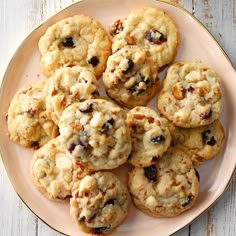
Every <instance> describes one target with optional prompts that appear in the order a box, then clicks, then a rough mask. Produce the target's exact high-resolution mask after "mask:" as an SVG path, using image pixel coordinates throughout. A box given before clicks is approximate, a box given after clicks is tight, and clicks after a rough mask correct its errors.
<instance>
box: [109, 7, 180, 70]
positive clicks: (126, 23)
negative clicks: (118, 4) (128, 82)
mask: <svg viewBox="0 0 236 236" xmlns="http://www.w3.org/2000/svg"><path fill="white" fill-rule="evenodd" d="M110 34H111V35H112V36H113V45H112V50H113V52H116V51H117V50H120V49H121V48H123V47H124V46H125V45H137V46H139V47H142V48H145V49H147V50H148V52H149V55H150V56H151V57H153V58H154V60H155V63H156V64H157V66H158V68H161V67H163V66H165V65H167V64H170V63H171V62H172V61H173V60H174V58H175V56H176V52H177V49H178V46H179V32H178V29H177V27H176V25H175V23H174V21H173V20H172V19H171V17H170V16H169V15H168V14H167V13H166V12H164V11H162V10H160V9H158V8H155V7H144V8H139V9H136V10H134V11H132V12H131V13H130V14H129V15H128V16H127V17H126V18H125V19H123V20H120V19H119V20H117V21H116V22H114V24H113V25H112V26H111V29H110Z"/></svg>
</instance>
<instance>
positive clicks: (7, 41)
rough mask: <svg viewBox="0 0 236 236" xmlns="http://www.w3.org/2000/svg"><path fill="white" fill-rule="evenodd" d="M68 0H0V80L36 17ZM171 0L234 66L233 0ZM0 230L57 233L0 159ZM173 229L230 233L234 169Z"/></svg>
mask: <svg viewBox="0 0 236 236" xmlns="http://www.w3.org/2000/svg"><path fill="white" fill-rule="evenodd" d="M118 1H122V0H118ZM73 2H75V1H73V0H1V1H0V37H1V40H0V81H1V78H2V77H3V74H4V71H5V69H6V66H7V64H8V62H9V60H10V58H11V57H12V55H13V53H14V51H15V49H16V48H17V46H18V45H19V43H20V42H21V41H22V40H23V39H24V38H25V36H26V35H27V34H28V33H29V32H30V31H31V30H32V29H33V28H34V27H35V26H36V25H38V24H39V23H40V22H41V21H42V20H45V19H47V18H48V17H49V16H51V15H52V14H53V13H55V12H57V11H59V10H60V9H62V8H64V7H65V6H67V5H69V4H71V3H73ZM98 2H99V0H98ZM172 2H174V3H177V4H180V5H182V6H183V7H184V8H186V9H187V10H188V11H189V12H191V13H192V14H193V15H194V16H195V17H196V18H198V19H199V20H200V21H201V22H202V23H203V24H204V25H205V26H206V27H207V29H208V30H209V31H210V32H211V33H212V34H213V36H214V37H215V38H216V39H217V41H218V42H219V43H220V45H221V46H222V47H223V49H224V50H225V52H226V53H227V54H228V56H229V57H230V59H231V61H232V62H233V64H234V66H236V0H198V1H197V0H180V1H178V0H172ZM235 148H236V147H235ZM0 235H2V236H16V235H17V236H20V235H22V236H27V235H29V236H33V235H35V236H36V235H39V236H47V235H50V236H51V235H60V234H59V233H58V232H56V231H54V230H52V229H51V228H50V227H48V226H47V225H46V224H44V223H43V222H41V221H40V220H39V219H38V218H37V217H36V216H35V215H34V214H33V213H32V212H31V211H30V210H28V208H27V207H26V206H25V205H24V203H23V202H22V201H21V200H20V198H19V197H18V196H17V194H16V193H15V192H14V190H13V188H12V187H11V184H10V182H9V180H8V178H7V175H6V172H5V170H4V167H3V164H2V162H1V161H0ZM147 235H148V232H147ZM179 235H181V236H182V235H183V236H184V235H186V236H189V235H191V236H195V235H196V236H199V235H207V236H213V235H220V236H221V235H226V236H235V235H236V175H234V177H233V179H232V182H231V184H230V185H229V188H228V190H227V191H226V192H225V194H224V195H223V197H222V198H221V199H220V200H219V201H218V202H217V203H216V204H215V205H214V206H213V207H212V208H211V209H210V210H209V211H208V212H206V213H205V214H203V215H202V216H201V217H200V218H198V219H197V220H196V221H195V222H194V223H192V224H191V225H189V226H186V227H185V228H184V229H182V230H181V231H179V232H178V233H176V234H175V236H179Z"/></svg>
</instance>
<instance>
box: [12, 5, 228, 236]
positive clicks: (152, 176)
mask: <svg viewBox="0 0 236 236" xmlns="http://www.w3.org/2000/svg"><path fill="white" fill-rule="evenodd" d="M110 35H111V37H112V41H111V40H110V38H109V36H108V34H107V33H106V31H105V30H104V28H103V26H102V25H101V24H100V23H99V22H98V21H97V20H95V19H93V18H91V17H89V16H85V15H77V16H74V17H69V18H66V19H63V20H61V21H59V22H57V23H55V24H54V25H52V26H50V27H49V28H48V29H47V31H46V32H45V34H44V35H43V36H42V37H41V38H40V40H39V51H40V53H41V61H40V65H41V69H42V71H43V73H44V74H45V75H46V76H47V77H48V79H47V80H46V81H43V82H41V83H38V84H33V85H30V86H26V87H24V88H22V89H20V90H19V91H18V92H17V93H16V94H15V96H14V97H13V99H12V102H11V104H10V107H9V110H8V129H9V136H10V139H11V140H13V141H14V142H16V143H18V144H20V145H22V146H24V147H28V148H33V149H36V151H35V153H34V155H33V158H32V160H31V174H32V178H33V182H34V184H35V186H36V187H37V189H38V190H39V191H40V192H41V193H42V194H44V196H45V197H47V198H48V199H51V200H61V201H62V200H66V199H68V198H70V215H71V217H72V219H73V221H74V222H75V223H76V224H77V226H78V227H79V228H80V229H81V230H82V231H83V232H85V233H91V234H106V233H109V232H111V231H112V230H113V229H114V228H116V227H117V226H118V225H120V224H121V223H122V222H123V220H124V219H125V217H126V216H127V214H128V212H129V206H130V203H131V199H132V201H133V203H134V204H135V206H136V207H137V208H139V209H140V210H141V211H143V212H144V213H146V214H148V215H151V216H154V217H172V216H177V215H179V214H181V213H182V212H184V211H186V210H188V209H190V208H191V207H192V206H193V205H194V203H195V201H196V199H197V197H198V194H199V180H200V177H199V174H198V172H197V170H196V168H195V167H196V166H197V165H199V164H201V163H202V162H203V161H204V160H207V159H211V158H213V157H215V156H216V154H217V153H218V152H219V150H220V148H221V146H222V142H223V139H224V129H223V126H222V125H221V123H220V121H219V117H220V114H221V111H222V91H221V84H220V78H219V76H218V75H217V74H216V72H214V71H213V70H211V69H210V68H208V67H206V66H205V65H203V64H201V63H199V62H177V63H174V64H172V65H170V64H171V63H172V62H173V60H174V58H175V56H176V54H177V50H178V46H179V32H178V29H177V27H176V25H175V23H174V21H173V20H172V19H171V18H170V16H168V15H167V14H166V13H165V12H163V11H162V10H160V9H157V8H154V7H144V8H141V9H136V10H134V11H132V12H131V13H130V14H129V15H128V16H127V17H126V18H125V19H122V20H120V19H119V20H117V21H115V22H114V23H113V25H112V26H111V27H110ZM166 65H169V68H168V70H167V73H166V77H165V79H164V80H163V81H162V82H161V81H160V80H159V78H158V73H159V71H160V70H162V69H163V67H165V66H166ZM101 75H103V85H104V88H105V90H106V92H107V95H108V96H109V97H104V96H103V97H101V96H100V95H99V85H98V79H99V78H100V77H101ZM157 93H158V98H157V108H158V110H157V111H155V110H153V109H151V108H149V107H148V106H147V104H148V102H149V101H150V100H151V99H152V98H153V97H154V96H155V95H156V94H157ZM124 108H128V109H130V110H129V111H128V112H126V111H125V109H124ZM158 112H159V113H160V114H158ZM125 163H128V164H130V165H131V166H132V170H131V171H130V172H129V178H128V183H127V186H126V184H124V183H123V182H121V181H120V180H119V178H118V177H116V175H115V174H114V173H112V172H111V170H112V169H115V168H117V167H119V166H122V165H123V164H125Z"/></svg>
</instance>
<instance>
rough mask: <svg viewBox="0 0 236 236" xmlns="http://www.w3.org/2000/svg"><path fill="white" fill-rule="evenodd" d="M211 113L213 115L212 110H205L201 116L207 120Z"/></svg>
mask: <svg viewBox="0 0 236 236" xmlns="http://www.w3.org/2000/svg"><path fill="white" fill-rule="evenodd" d="M211 115H212V110H210V111H209V112H204V113H202V114H200V118H201V119H202V120H207V119H209V118H210V117H211Z"/></svg>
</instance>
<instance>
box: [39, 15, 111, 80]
mask: <svg viewBox="0 0 236 236" xmlns="http://www.w3.org/2000/svg"><path fill="white" fill-rule="evenodd" d="M38 46H39V51H40V53H41V68H42V71H43V72H44V74H45V75H46V76H48V77H49V76H51V75H52V74H53V73H54V72H55V70H56V69H58V68H61V67H72V66H83V67H86V68H89V69H90V70H93V72H94V73H95V75H96V77H97V78H99V77H100V76H101V75H102V73H103V71H104V69H105V66H106V61H107V58H108V56H109V55H110V54H111V41H110V39H109V36H108V34H107V33H106V31H105V29H104V28H103V26H102V25H101V24H100V23H99V22H98V21H97V20H95V19H93V18H91V17H89V16H85V15H76V16H73V17H68V18H65V19H63V20H61V21H59V22H57V23H55V24H54V25H52V26H50V27H49V28H48V29H47V31H46V32H45V34H44V35H43V36H42V37H41V38H40V40H39V43H38Z"/></svg>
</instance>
